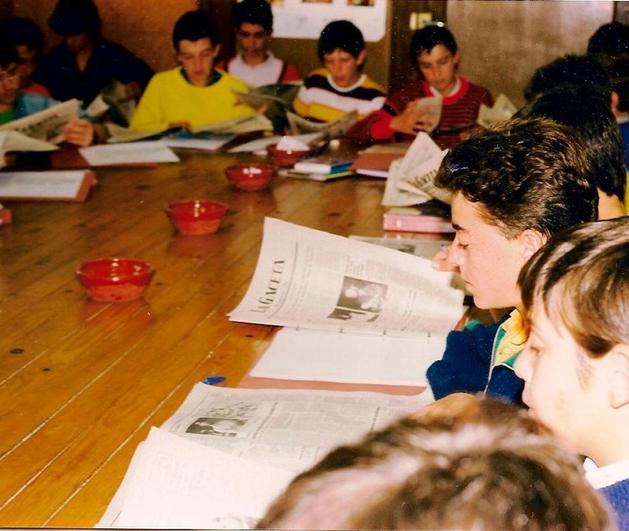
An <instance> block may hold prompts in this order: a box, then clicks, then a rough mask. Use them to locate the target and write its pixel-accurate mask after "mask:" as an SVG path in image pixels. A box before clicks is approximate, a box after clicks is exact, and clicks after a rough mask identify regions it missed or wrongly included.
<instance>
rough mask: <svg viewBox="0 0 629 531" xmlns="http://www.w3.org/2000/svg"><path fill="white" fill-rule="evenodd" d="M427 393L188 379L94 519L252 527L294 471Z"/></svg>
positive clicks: (110, 523) (115, 523)
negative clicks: (188, 386) (256, 386)
mask: <svg viewBox="0 0 629 531" xmlns="http://www.w3.org/2000/svg"><path fill="white" fill-rule="evenodd" d="M428 401H429V400H428V399H427V398H426V397H424V396H423V395H418V396H407V397H403V396H391V395H385V394H381V393H364V392H351V393H350V392H333V391H290V390H279V389H278V390H272V389H264V390H253V389H229V388H215V387H212V386H208V385H205V384H197V385H196V386H195V387H194V388H193V389H192V392H191V393H190V394H189V395H188V397H187V398H186V400H185V401H184V403H183V404H182V405H181V407H180V408H179V409H178V410H177V412H176V413H175V414H174V415H173V416H172V417H171V418H170V419H169V420H168V421H166V422H165V423H164V425H163V426H162V429H156V428H153V429H152V430H151V433H150V434H149V437H148V439H147V440H146V441H145V442H144V443H142V444H141V445H140V446H139V447H138V450H137V451H136V454H135V455H134V458H133V460H132V462H131V464H130V466H129V469H128V471H127V474H126V476H125V479H124V480H123V482H122V484H121V486H120V488H119V489H118V492H117V493H116V495H115V496H114V498H113V499H112V501H111V503H110V505H109V507H108V509H107V511H106V513H105V515H104V516H103V518H102V519H101V521H100V522H99V524H98V526H99V527H142V528H193V529H207V528H239V529H242V528H250V527H253V526H254V525H255V523H256V521H257V520H258V519H260V518H261V517H262V516H263V514H264V512H265V511H266V508H267V506H268V505H269V504H270V503H271V501H272V500H273V499H274V498H275V496H277V495H279V494H280V493H281V492H282V490H283V489H284V488H285V486H286V485H287V484H288V482H289V481H290V480H291V478H292V477H293V476H294V475H295V474H297V473H299V472H301V471H303V470H305V469H307V468H309V467H310V466H312V465H313V464H315V463H316V462H318V461H319V460H320V459H321V458H322V457H323V456H324V455H325V454H326V453H327V452H329V451H330V450H332V449H333V448H335V447H336V446H339V445H341V444H349V443H352V442H355V441H357V440H359V439H360V438H361V437H362V436H363V435H364V434H366V433H367V432H369V431H372V430H379V429H382V428H384V427H385V426H387V425H388V424H389V423H390V422H392V421H393V420H395V419H397V418H398V417H400V416H402V415H406V414H408V413H411V412H413V411H416V410H418V409H420V408H421V407H422V406H423V405H425V404H426V403H428Z"/></svg>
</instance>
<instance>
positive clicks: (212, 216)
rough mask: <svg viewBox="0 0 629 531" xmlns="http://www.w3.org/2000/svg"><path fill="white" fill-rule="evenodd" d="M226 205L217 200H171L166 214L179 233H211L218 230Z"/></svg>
mask: <svg viewBox="0 0 629 531" xmlns="http://www.w3.org/2000/svg"><path fill="white" fill-rule="evenodd" d="M227 208H228V207H227V205H226V204H224V203H220V202H218V201H210V200H204V199H191V200H186V201H173V202H172V203H170V204H169V205H168V208H167V209H166V214H168V217H169V218H170V220H171V221H172V222H173V225H174V226H175V227H176V228H177V230H178V231H179V232H181V234H191V235H200V234H213V233H215V232H216V231H217V230H218V227H219V225H220V224H221V221H222V219H223V217H224V216H225V213H226V212H227Z"/></svg>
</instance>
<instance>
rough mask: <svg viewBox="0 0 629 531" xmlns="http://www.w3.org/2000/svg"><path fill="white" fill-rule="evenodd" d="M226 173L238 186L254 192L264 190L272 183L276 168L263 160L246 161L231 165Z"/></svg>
mask: <svg viewBox="0 0 629 531" xmlns="http://www.w3.org/2000/svg"><path fill="white" fill-rule="evenodd" d="M225 174H226V175H227V178H228V179H229V180H230V181H231V182H232V184H233V185H234V186H235V187H236V188H238V189H240V190H246V191H248V192H254V191H256V190H264V189H265V188H267V187H268V186H269V184H271V179H273V175H275V168H274V167H273V166H271V165H270V164H264V163H263V162H244V163H241V164H234V165H233V166H229V167H228V168H227V169H226V170H225Z"/></svg>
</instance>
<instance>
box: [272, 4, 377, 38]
mask: <svg viewBox="0 0 629 531" xmlns="http://www.w3.org/2000/svg"><path fill="white" fill-rule="evenodd" d="M270 1H271V7H272V9H273V19H274V21H273V36H274V37H283V38H290V39H318V38H319V34H320V33H321V30H322V29H323V28H324V27H325V25H326V24H327V23H328V22H332V21H333V20H342V19H345V20H351V21H352V22H353V23H354V24H356V26H358V27H359V28H360V30H361V31H362V32H363V36H364V37H365V40H366V41H368V42H376V41H379V40H380V39H382V38H383V37H384V34H385V29H386V18H387V2H386V0H270Z"/></svg>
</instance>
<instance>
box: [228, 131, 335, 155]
mask: <svg viewBox="0 0 629 531" xmlns="http://www.w3.org/2000/svg"><path fill="white" fill-rule="evenodd" d="M322 136H323V134H322V133H306V134H304V135H295V136H294V138H295V139H297V140H300V141H301V142H304V143H305V144H309V143H310V142H314V141H315V140H318V139H319V138H321V137H322ZM281 139H282V137H281V136H277V135H276V136H267V137H264V138H256V139H255V140H252V141H250V142H246V143H244V144H241V145H239V146H235V147H233V148H231V149H230V150H229V152H230V153H253V152H255V151H262V150H263V149H266V148H267V147H269V146H270V145H272V144H277V143H278V142H279V141H280V140H281Z"/></svg>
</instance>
